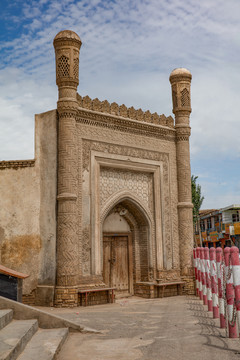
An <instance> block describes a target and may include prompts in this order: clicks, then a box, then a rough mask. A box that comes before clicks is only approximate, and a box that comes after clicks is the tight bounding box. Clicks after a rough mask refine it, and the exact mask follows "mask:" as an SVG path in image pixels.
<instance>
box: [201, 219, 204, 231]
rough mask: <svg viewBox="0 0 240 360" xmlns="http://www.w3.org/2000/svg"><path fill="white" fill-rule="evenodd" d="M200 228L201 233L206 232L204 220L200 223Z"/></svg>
mask: <svg viewBox="0 0 240 360" xmlns="http://www.w3.org/2000/svg"><path fill="white" fill-rule="evenodd" d="M200 227H201V231H205V225H204V220H201V221H200Z"/></svg>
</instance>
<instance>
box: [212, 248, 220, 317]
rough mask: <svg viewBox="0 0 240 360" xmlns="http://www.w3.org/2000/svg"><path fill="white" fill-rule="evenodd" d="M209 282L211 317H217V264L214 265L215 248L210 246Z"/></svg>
mask: <svg viewBox="0 0 240 360" xmlns="http://www.w3.org/2000/svg"><path fill="white" fill-rule="evenodd" d="M210 276H211V279H210V282H211V289H212V309H213V318H214V319H218V318H219V308H218V286H217V266H216V249H215V248H214V247H212V248H211V249H210Z"/></svg>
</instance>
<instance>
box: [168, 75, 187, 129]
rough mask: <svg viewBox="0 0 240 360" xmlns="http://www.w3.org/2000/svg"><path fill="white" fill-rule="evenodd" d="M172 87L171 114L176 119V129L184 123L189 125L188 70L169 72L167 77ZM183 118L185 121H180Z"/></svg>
mask: <svg viewBox="0 0 240 360" xmlns="http://www.w3.org/2000/svg"><path fill="white" fill-rule="evenodd" d="M169 80H170V83H171V85H172V101H173V113H174V114H175V117H176V127H178V125H180V124H183V123H185V125H189V116H190V113H191V111H192V109H191V89H190V87H191V80H192V75H191V73H190V71H189V70H187V69H184V68H178V69H175V70H173V71H172V72H171V75H170V77H169ZM182 117H184V118H185V119H182Z"/></svg>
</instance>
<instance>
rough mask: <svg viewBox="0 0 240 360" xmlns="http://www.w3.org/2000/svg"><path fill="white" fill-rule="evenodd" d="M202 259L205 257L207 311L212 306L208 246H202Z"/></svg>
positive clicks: (211, 309) (211, 308) (210, 309)
mask: <svg viewBox="0 0 240 360" xmlns="http://www.w3.org/2000/svg"><path fill="white" fill-rule="evenodd" d="M204 259H205V276H206V287H207V305H208V311H213V306H212V286H211V278H210V260H209V248H208V247H205V248H204Z"/></svg>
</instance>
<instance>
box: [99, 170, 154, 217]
mask: <svg viewBox="0 0 240 360" xmlns="http://www.w3.org/2000/svg"><path fill="white" fill-rule="evenodd" d="M120 190H129V191H130V192H132V193H134V194H135V195H137V196H138V197H139V198H140V199H141V200H142V201H143V202H144V203H145V204H146V205H147V206H148V208H149V209H151V210H152V195H153V176H152V174H150V173H142V172H138V171H129V170H122V169H113V168H105V167H103V168H101V171H100V203H101V206H103V205H104V203H105V202H106V200H107V199H108V198H109V197H110V196H111V195H113V194H115V193H116V192H118V191H120Z"/></svg>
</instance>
